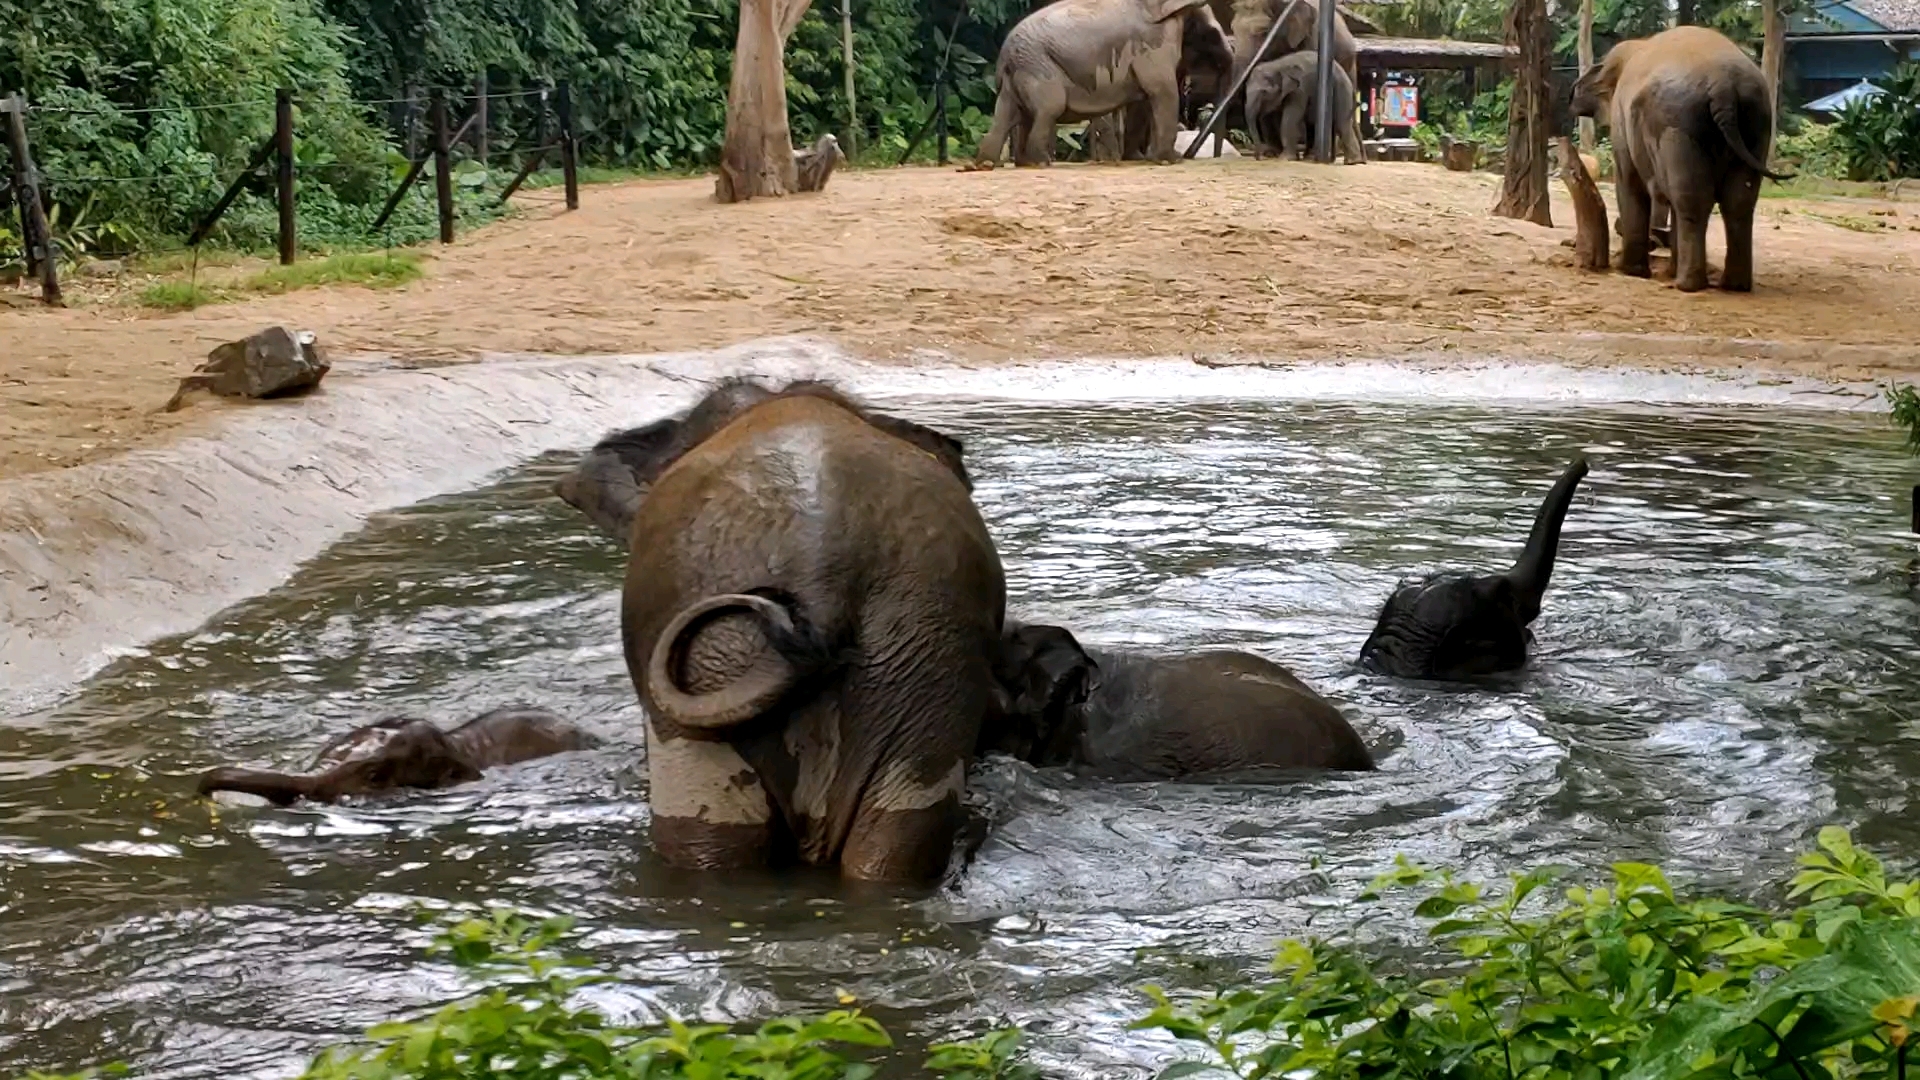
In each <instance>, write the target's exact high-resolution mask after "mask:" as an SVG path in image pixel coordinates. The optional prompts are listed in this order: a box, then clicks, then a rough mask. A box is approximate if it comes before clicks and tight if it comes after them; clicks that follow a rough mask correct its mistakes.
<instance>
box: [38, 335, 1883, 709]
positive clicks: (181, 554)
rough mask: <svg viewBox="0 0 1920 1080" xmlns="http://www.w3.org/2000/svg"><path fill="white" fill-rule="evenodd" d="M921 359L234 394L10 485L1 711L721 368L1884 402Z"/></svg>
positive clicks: (1848, 390) (1673, 385) (824, 374)
mask: <svg viewBox="0 0 1920 1080" xmlns="http://www.w3.org/2000/svg"><path fill="white" fill-rule="evenodd" d="M924 360H925V362H923V363H916V364H914V365H912V366H900V365H890V364H872V363H866V362H862V361H859V360H855V359H853V358H850V357H848V356H846V355H844V354H842V353H839V352H837V351H836V350H835V349H834V348H833V347H832V346H830V345H827V344H824V343H821V342H817V341H813V340H809V339H781V340H773V341H765V342H755V343H749V344H745V345H741V346H737V347H734V348H731V349H726V350H721V351H719V352H714V353H698V354H670V355H657V356H648V357H595V358H581V359H566V360H559V359H527V358H521V359H513V360H511V361H507V360H500V361H497V362H483V363H476V364H468V365H457V366H451V367H443V368H434V369H423V370H394V369H372V368H368V367H364V366H360V367H356V366H355V365H354V364H352V363H343V364H341V365H340V366H339V367H338V368H337V369H336V371H335V373H334V376H333V378H331V379H330V380H329V382H328V383H327V385H326V386H325V388H324V389H323V390H322V391H321V392H320V393H318V394H315V395H312V396H310V397H307V398H304V399H299V400H294V401H286V402H278V403H256V404H252V405H249V406H246V407H244V408H234V409H232V410H231V411H230V414H229V415H228V416H227V417H225V418H224V422H223V423H222V424H220V425H219V427H218V430H217V431H216V432H215V433H214V434H213V435H211V436H207V437H199V438H191V439H187V440H183V441H182V442H180V443H177V444H175V445H173V446H170V447H167V448H164V449H157V450H148V451H138V452H135V453H130V454H127V455H125V456H123V457H120V458H116V459H113V460H109V461H105V462H101V463H98V464H95V465H89V466H84V467H80V468H75V469H69V470H65V471H63V472H58V473H51V474H40V475H34V476H29V477H25V478H21V479H18V480H13V481H8V482H4V483H0V718H4V717H5V716H7V715H13V714H17V713H20V712H23V711H25V710H27V709H29V708H32V707H33V706H34V705H35V704H36V703H38V702H40V701H43V700H45V699H47V698H49V697H51V696H52V695H55V694H57V693H59V692H60V690H61V689H62V688H65V687H68V686H71V685H73V684H74V683H75V682H77V681H79V680H81V679H83V678H85V677H86V676H87V675H89V674H90V673H92V672H93V671H96V670H98V669H99V668H100V667H101V666H102V665H104V664H106V663H107V662H109V661H110V660H112V659H113V658H114V657H115V656H117V655H122V654H124V653H125V652H126V651H127V650H129V649H135V648H137V647H139V646H140V645H142V644H144V643H146V642H150V641H153V640H155V639H157V638H160V637H165V636H168V635H171V634H177V633H184V632H187V631H190V630H192V629H193V628H195V627H196V626H198V625H200V624H201V623H202V622H204V621H205V620H206V619H207V618H208V617H209V616H211V615H213V614H214V613H215V612H217V611H219V610H220V609H221V608H223V607H225V606H227V605H229V604H232V603H234V602H236V601H238V600H240V599H243V598H245V597H247V596H251V595H254V594H257V593H259V592H262V591H265V590H267V589H270V588H272V587H273V586H274V585H276V584H278V583H279V582H281V581H283V580H285V578H286V577H287V576H288V575H289V574H290V573H291V572H292V571H293V569H294V568H295V567H296V566H297V565H298V564H299V563H301V562H302V561H304V560H306V559H309V558H312V557H313V556H314V555H316V554H318V553H319V552H321V551H322V550H323V549H324V548H325V547H326V546H327V545H328V544H330V543H332V542H333V541H334V540H336V539H338V538H339V537H340V536H341V535H343V534H344V533H346V532H348V531H349V530H351V529H353V528H355V527H357V526H358V525H359V524H360V522H362V521H363V520H364V519H365V518H366V517H367V516H368V515H370V514H373V513H376V512H378V511H381V510H384V509H389V508H392V507H396V506H402V505H405V504H407V503H410V502H414V501H418V500H420V499H423V498H427V497H430V496H433V495H437V494H442V493H445V492H449V491H457V490H462V489H465V488H468V487H472V486H475V485H478V484H480V483H482V482H483V481H485V480H486V479H487V478H488V477H489V476H491V475H494V474H496V473H498V472H500V471H501V470H503V469H507V468H510V467H513V466H515V465H518V464H520V463H522V462H524V461H526V460H528V459H530V458H532V457H534V456H536V455H538V454H541V453H544V452H546V451H549V450H555V449H561V448H573V447H585V446H586V445H588V444H590V443H591V442H592V441H594V440H595V439H596V438H598V437H599V436H600V435H601V434H603V433H604V432H606V431H607V430H609V429H612V428H615V427H621V426H628V425H632V424H636V423H642V422H645V421H647V420H650V419H653V418H656V417H658V416H660V415H663V414H665V413H667V412H670V411H672V410H674V409H676V408H679V407H682V406H684V405H685V404H686V403H687V402H689V401H690V400H692V399H693V398H694V397H696V396H697V395H698V394H699V393H700V391H701V390H702V389H703V388H704V387H705V386H706V385H707V384H708V383H709V382H710V381H711V380H713V379H716V378H720V377H723V376H726V375H735V374H756V375H763V376H768V377H772V378H793V377H802V376H805V377H819V378H831V379H834V380H835V381H837V382H839V383H840V384H841V385H843V386H845V387H846V388H848V389H849V390H851V391H853V392H856V393H861V394H866V395H871V396H875V397H891V398H899V397H921V396H962V397H975V398H978V397H987V398H1006V399H1009V400H1030V401H1051V402H1064V401H1101V400H1114V399H1138V400H1164V399H1187V400H1199V399H1216V400H1217V399H1254V398H1264V399H1301V400H1308V399H1336V398H1365V399H1371V400H1416V401H1430V402H1440V401H1458V402H1493V401H1511V402H1516V403H1518V402H1530V403H1553V404H1567V405H1581V404H1601V403H1624V402H1641V403H1647V404H1661V405H1678V404H1732V403H1745V404H1755V405H1795V406H1801V407H1813V408H1830V409H1859V408H1876V407H1877V402H1876V401H1875V399H1874V397H1873V394H1872V388H1871V387H1860V386H1841V385H1835V384H1827V383H1820V382H1816V381H1813V380H1807V379H1798V378H1785V377H1778V378H1761V377H1754V376H1727V375H1714V374H1707V373H1700V374H1688V373H1680V374H1673V373H1650V372H1637V371H1630V370H1621V369H1613V370H1599V369H1570V368H1565V367H1560V366H1556V365H1553V364H1545V363H1543V364H1537V365H1511V364H1478V365H1476V364H1463V363H1462V362H1460V361H1459V360H1458V359H1446V360H1440V359H1437V358H1433V359H1424V360H1423V359H1422V358H1410V359H1409V360H1407V361H1404V362H1399V363H1383V362H1355V363H1338V364H1283V363H1266V362H1249V363H1234V364H1231V365H1224V366H1223V365H1221V364H1218V363H1208V364H1202V363H1195V362H1191V361H1185V360H1173V359H1168V360H1127V361H1119V360H1112V361H1108V360H1076V361H1051V362H1046V363H1034V364H1025V365H1011V366H1009V365H995V366H987V367H961V366H956V365H954V364H953V363H952V362H951V360H950V359H948V358H944V357H927V358H924Z"/></svg>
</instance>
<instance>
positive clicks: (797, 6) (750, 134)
mask: <svg viewBox="0 0 1920 1080" xmlns="http://www.w3.org/2000/svg"><path fill="white" fill-rule="evenodd" d="M808 3H809V0H741V3H740V31H739V34H738V35H737V36H736V37H735V38H734V46H733V82H732V84H731V85H730V86H728V88H727V139H726V143H725V144H724V145H723V146H722V147H721V149H720V176H719V178H718V179H717V180H716V181H715V182H714V186H713V194H714V198H716V199H718V200H720V201H721V202H723V203H732V202H745V201H746V200H748V199H751V198H753V197H754V196H756V195H785V194H787V193H788V192H790V191H792V190H793V189H794V184H795V176H794V167H793V134H792V132H791V131H789V130H788V128H787V71H786V65H785V63H784V62H783V60H782V54H783V53H785V52H786V48H787V35H789V34H791V33H793V28H794V27H795V26H798V25H799V24H800V19H801V17H802V16H804V15H805V14H806V13H807V5H808Z"/></svg>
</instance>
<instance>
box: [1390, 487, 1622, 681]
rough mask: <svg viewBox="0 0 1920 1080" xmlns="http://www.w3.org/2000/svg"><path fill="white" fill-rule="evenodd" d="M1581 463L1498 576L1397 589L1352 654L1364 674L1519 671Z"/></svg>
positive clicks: (1449, 578)
mask: <svg viewBox="0 0 1920 1080" xmlns="http://www.w3.org/2000/svg"><path fill="white" fill-rule="evenodd" d="M1586 475H1587V459H1586V458H1585V457H1579V458H1576V459H1574V462H1573V464H1571V465H1569V466H1567V471H1566V472H1565V473H1563V474H1561V477H1560V480H1559V482H1558V483H1556V484H1554V485H1553V490H1552V491H1549V492H1548V493H1547V498H1546V501H1545V502H1543V503H1541V505H1540V512H1539V514H1538V515H1537V516H1535V518H1534V522H1533V531H1532V533H1530V534H1529V535H1528V536H1527V546H1526V547H1525V548H1523V549H1521V552H1520V558H1519V559H1518V560H1517V561H1516V562H1515V563H1514V564H1513V568H1512V569H1511V570H1508V571H1507V572H1506V573H1503V574H1465V573H1443V574H1435V575H1432V576H1430V577H1427V578H1424V579H1422V580H1420V581H1412V582H1402V583H1401V584H1400V585H1399V586H1398V587H1396V588H1395V589H1394V591H1393V595H1392V596H1389V597H1388V598H1387V603H1386V606H1385V607H1384V608H1382V609H1381V611H1380V619H1379V622H1378V623H1376V624H1375V625H1374V628H1373V633H1372V634H1371V635H1369V636H1368V638H1367V642H1366V644H1365V645H1363V646H1362V647H1361V649H1360V662H1361V664H1362V665H1363V666H1365V667H1366V668H1368V669H1369V670H1371V671H1375V672H1378V673H1380V674H1383V675H1395V676H1398V677H1400V678H1404V679H1439V680H1462V679H1470V678H1473V677H1475V676H1479V675H1491V674H1494V673H1496V672H1502V671H1514V670H1517V669H1519V668H1521V667H1524V666H1525V665H1526V662H1527V650H1528V647H1529V646H1530V645H1531V644H1532V642H1533V631H1532V630H1530V629H1529V627H1530V626H1531V625H1532V624H1533V621H1534V620H1535V619H1537V618H1539V617H1540V601H1541V599H1542V598H1543V597H1544V596H1545V595H1546V592H1547V581H1548V579H1549V578H1551V577H1552V576H1553V563H1554V558H1555V556H1556V554H1557V553H1558V551H1559V548H1560V526H1561V524H1562V523H1563V522H1564V521H1565V520H1566V517H1567V508H1568V507H1569V506H1570V505H1572V503H1573V493H1574V490H1575V489H1576V488H1578V487H1579V486H1580V481H1581V479H1582V478H1584V477H1585V476H1586Z"/></svg>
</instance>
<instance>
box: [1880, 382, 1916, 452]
mask: <svg viewBox="0 0 1920 1080" xmlns="http://www.w3.org/2000/svg"><path fill="white" fill-rule="evenodd" d="M1886 395H1887V408H1888V410H1889V415H1888V417H1887V419H1888V420H1890V421H1891V422H1892V423H1893V426H1895V427H1898V428H1905V429H1906V432H1907V452H1908V453H1910V454H1913V455H1914V456H1916V457H1920V390H1915V389H1914V388H1913V387H1912V386H1911V385H1908V384H1906V383H1902V384H1900V385H1898V386H1889V387H1887V388H1886Z"/></svg>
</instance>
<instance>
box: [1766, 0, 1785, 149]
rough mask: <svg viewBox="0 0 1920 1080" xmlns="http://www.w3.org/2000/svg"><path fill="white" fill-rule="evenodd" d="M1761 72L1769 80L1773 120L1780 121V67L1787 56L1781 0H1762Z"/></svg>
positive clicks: (1768, 89)
mask: <svg viewBox="0 0 1920 1080" xmlns="http://www.w3.org/2000/svg"><path fill="white" fill-rule="evenodd" d="M1760 26H1761V30H1762V35H1763V40H1762V42H1761V46H1760V74H1762V75H1763V76H1765V77H1766V80H1767V100H1768V103H1769V104H1770V105H1772V106H1773V122H1774V125H1775V126H1776V127H1778V125H1779V123H1780V68H1781V65H1782V64H1784V63H1785V62H1786V58H1787V20H1785V19H1783V18H1781V17H1780V0H1760Z"/></svg>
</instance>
